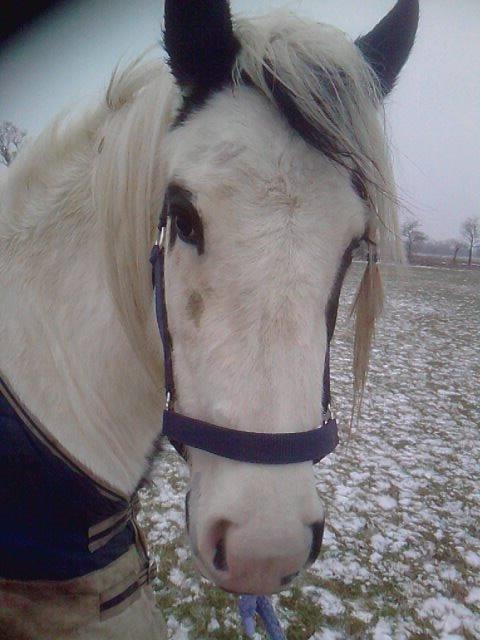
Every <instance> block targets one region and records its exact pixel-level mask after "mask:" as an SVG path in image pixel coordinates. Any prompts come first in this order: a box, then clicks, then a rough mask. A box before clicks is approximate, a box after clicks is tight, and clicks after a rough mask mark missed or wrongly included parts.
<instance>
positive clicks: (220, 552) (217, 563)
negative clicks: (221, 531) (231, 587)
mask: <svg viewBox="0 0 480 640" xmlns="http://www.w3.org/2000/svg"><path fill="white" fill-rule="evenodd" d="M213 566H214V567H215V569H216V570H217V571H228V565H227V558H226V556H225V538H220V540H219V541H218V542H217V544H216V545H215V555H214V556H213Z"/></svg>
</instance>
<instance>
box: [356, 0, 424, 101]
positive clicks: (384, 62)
mask: <svg viewBox="0 0 480 640" xmlns="http://www.w3.org/2000/svg"><path fill="white" fill-rule="evenodd" d="M419 16H420V6H419V1H418V0H398V1H397V3H396V5H395V6H394V7H393V9H392V10H391V11H390V12H389V13H388V14H387V15H386V16H385V17H384V18H383V20H381V21H380V22H379V23H378V25H377V26H376V27H375V28H374V29H373V30H372V31H370V33H368V34H367V35H365V36H362V37H361V38H358V40H357V41H356V45H357V46H358V48H359V49H360V51H361V52H362V54H363V56H364V57H365V58H366V59H367V60H368V62H369V63H370V66H371V67H372V68H373V70H374V71H375V73H376V74H377V76H378V78H379V80H380V82H381V85H382V89H383V93H384V95H386V94H387V93H389V92H390V91H391V90H392V89H393V87H394V85H395V82H396V80H397V77H398V74H399V73H400V71H401V69H402V67H403V65H404V64H405V62H406V61H407V59H408V56H409V54H410V51H411V49H412V46H413V43H414V42H415V36H416V33H417V29H418V22H419Z"/></svg>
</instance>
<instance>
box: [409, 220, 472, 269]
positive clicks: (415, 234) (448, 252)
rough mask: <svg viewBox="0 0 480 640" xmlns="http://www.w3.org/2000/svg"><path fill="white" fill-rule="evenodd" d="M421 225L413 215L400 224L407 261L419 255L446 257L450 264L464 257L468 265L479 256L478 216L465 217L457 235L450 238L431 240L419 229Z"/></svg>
mask: <svg viewBox="0 0 480 640" xmlns="http://www.w3.org/2000/svg"><path fill="white" fill-rule="evenodd" d="M421 226H422V224H421V222H420V220H418V219H417V218H413V217H410V218H409V219H408V220H405V221H404V222H403V224H402V229H401V230H402V237H403V241H404V245H405V253H406V255H407V259H408V261H409V262H412V261H413V260H414V258H415V256H419V255H423V256H439V257H448V258H450V260H451V262H452V264H457V261H458V260H460V258H466V259H467V265H468V266H469V267H470V266H472V263H473V259H474V257H475V256H476V255H479V256H480V217H477V218H466V219H465V220H464V221H463V222H462V224H461V225H460V229H459V235H458V237H457V238H451V239H450V240H433V239H432V238H429V237H428V236H427V235H426V234H425V233H424V232H423V231H422V230H421Z"/></svg>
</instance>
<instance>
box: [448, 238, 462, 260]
mask: <svg viewBox="0 0 480 640" xmlns="http://www.w3.org/2000/svg"><path fill="white" fill-rule="evenodd" d="M464 246H465V245H464V244H463V242H462V241H461V240H452V241H451V248H452V251H453V255H452V264H457V256H458V252H459V251H460V249H462V248H463V247H464Z"/></svg>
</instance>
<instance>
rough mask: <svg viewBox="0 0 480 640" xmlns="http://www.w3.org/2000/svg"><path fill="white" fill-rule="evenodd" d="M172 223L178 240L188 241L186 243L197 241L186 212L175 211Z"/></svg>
mask: <svg viewBox="0 0 480 640" xmlns="http://www.w3.org/2000/svg"><path fill="white" fill-rule="evenodd" d="M173 223H174V225H175V231H176V233H177V235H178V237H179V238H180V240H182V241H183V242H188V244H197V243H198V237H197V234H196V231H195V226H194V223H193V220H192V217H191V216H190V215H189V213H188V212H182V211H176V212H175V213H174V216H173Z"/></svg>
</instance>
